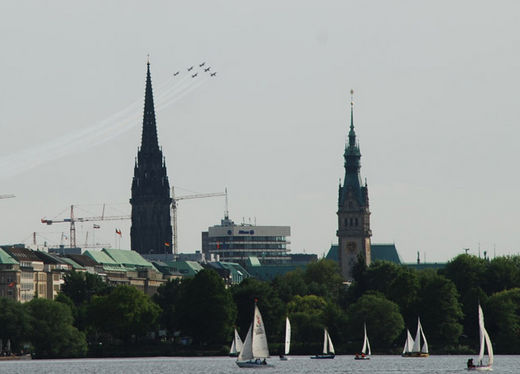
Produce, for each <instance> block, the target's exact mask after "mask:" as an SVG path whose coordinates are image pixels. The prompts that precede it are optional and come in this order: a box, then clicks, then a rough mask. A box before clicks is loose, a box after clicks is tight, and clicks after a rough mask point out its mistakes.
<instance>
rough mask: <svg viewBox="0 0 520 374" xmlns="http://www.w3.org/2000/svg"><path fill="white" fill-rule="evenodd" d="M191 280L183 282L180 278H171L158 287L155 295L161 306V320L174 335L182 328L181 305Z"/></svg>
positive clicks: (154, 299) (156, 301)
mask: <svg viewBox="0 0 520 374" xmlns="http://www.w3.org/2000/svg"><path fill="white" fill-rule="evenodd" d="M188 283H189V280H185V281H183V282H181V280H180V279H174V280H170V281H168V282H167V283H165V284H163V285H161V286H160V287H159V288H158V289H157V293H156V294H155V295H153V298H152V299H153V301H154V302H155V303H157V304H158V305H159V306H160V307H161V315H160V317H159V321H160V323H161V325H162V326H164V327H165V328H166V329H167V330H168V332H169V333H170V334H171V335H173V333H174V332H175V331H178V330H179V329H180V328H181V321H180V312H179V306H180V305H181V303H182V297H183V295H184V291H185V289H186V287H185V285H186V284H188Z"/></svg>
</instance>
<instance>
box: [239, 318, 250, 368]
mask: <svg viewBox="0 0 520 374" xmlns="http://www.w3.org/2000/svg"><path fill="white" fill-rule="evenodd" d="M252 330H253V324H251V326H249V330H248V331H247V336H246V339H245V340H244V345H243V346H242V350H241V351H240V354H239V355H238V361H246V360H251V359H253V344H252V343H253V333H252Z"/></svg>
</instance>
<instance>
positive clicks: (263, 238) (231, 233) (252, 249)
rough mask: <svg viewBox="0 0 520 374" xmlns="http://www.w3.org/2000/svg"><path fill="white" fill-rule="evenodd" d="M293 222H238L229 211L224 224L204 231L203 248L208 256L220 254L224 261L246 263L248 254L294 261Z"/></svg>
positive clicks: (275, 260)
mask: <svg viewBox="0 0 520 374" xmlns="http://www.w3.org/2000/svg"><path fill="white" fill-rule="evenodd" d="M290 235H291V228H290V227H289V226H256V225H251V224H240V225H237V224H235V223H234V222H233V221H232V220H230V219H229V217H228V216H227V215H226V216H225V217H224V219H223V220H221V222H220V225H215V226H212V227H209V228H208V231H207V232H203V233H202V251H203V253H204V255H205V257H206V258H211V256H212V255H218V256H219V258H220V261H224V262H237V263H240V264H242V265H243V264H245V262H246V260H247V258H248V257H251V256H254V257H258V258H259V259H260V260H261V261H262V263H263V264H273V263H283V262H289V261H291V257H290V255H289V252H290V249H289V244H290V241H289V237H290Z"/></svg>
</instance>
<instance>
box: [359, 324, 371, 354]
mask: <svg viewBox="0 0 520 374" xmlns="http://www.w3.org/2000/svg"><path fill="white" fill-rule="evenodd" d="M364 330H365V338H364V339H363V348H361V353H363V354H365V355H366V354H368V355H369V356H370V355H371V354H372V352H371V351H370V342H369V341H368V335H367V325H366V324H364ZM367 348H368V349H367ZM367 351H368V353H367Z"/></svg>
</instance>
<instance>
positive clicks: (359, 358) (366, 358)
mask: <svg viewBox="0 0 520 374" xmlns="http://www.w3.org/2000/svg"><path fill="white" fill-rule="evenodd" d="M354 360H370V357H366V356H365V357H361V356H358V357H354Z"/></svg>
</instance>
